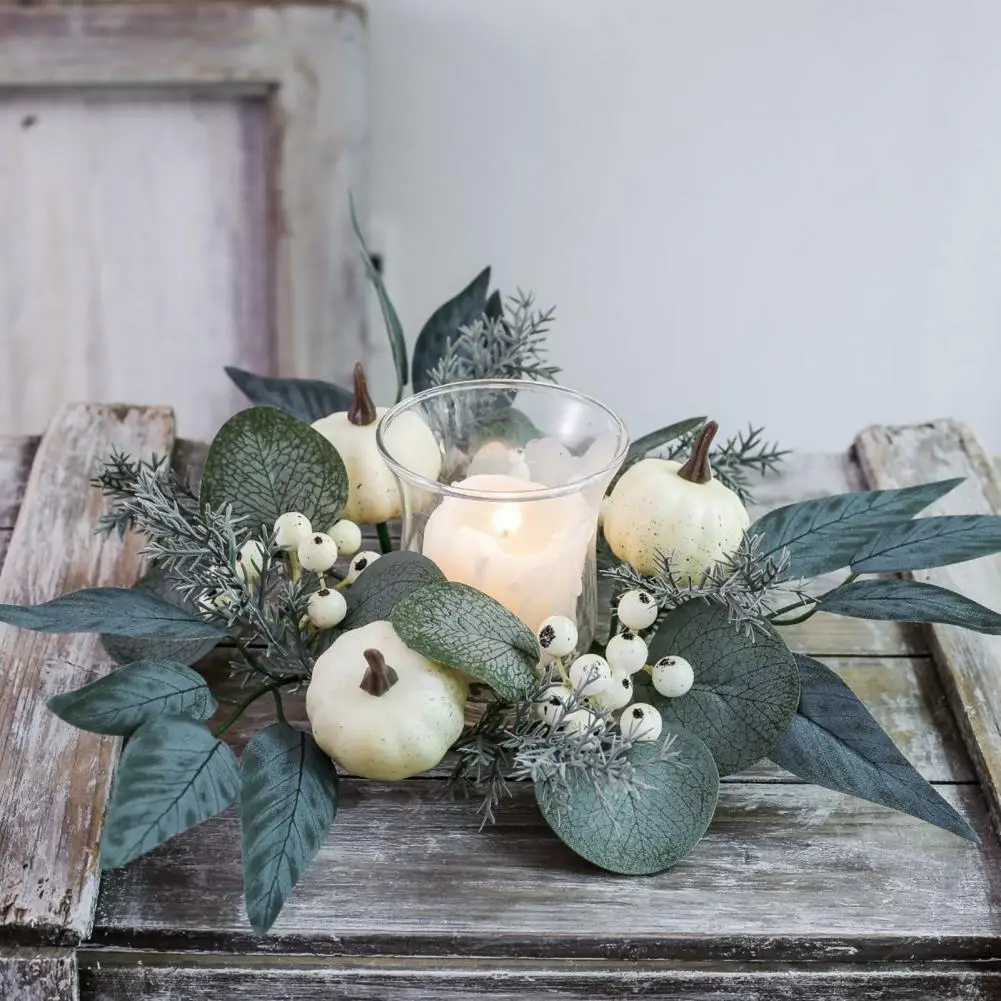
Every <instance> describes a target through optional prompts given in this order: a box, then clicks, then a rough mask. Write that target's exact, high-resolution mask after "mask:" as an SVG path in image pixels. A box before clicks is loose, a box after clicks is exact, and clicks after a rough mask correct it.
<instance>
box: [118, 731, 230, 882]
mask: <svg viewBox="0 0 1001 1001" xmlns="http://www.w3.org/2000/svg"><path fill="white" fill-rule="evenodd" d="M239 791H240V769H239V766H238V765H237V763H236V758H235V757H234V756H233V752H232V751H231V750H230V749H229V747H228V746H227V745H226V744H224V743H223V742H222V741H221V740H219V739H217V738H216V737H214V736H213V735H212V733H211V731H209V730H208V729H207V728H206V727H204V726H203V725H202V724H201V723H196V722H195V721H194V720H190V719H185V718H184V717H181V716H158V717H157V718H156V719H154V720H150V722H148V723H144V724H143V725H142V726H141V727H139V729H138V730H136V732H135V733H134V734H132V737H131V738H130V739H129V741H128V743H127V744H126V745H125V750H124V751H123V752H122V758H121V761H120V762H119V763H118V772H117V775H116V777H115V785H114V789H113V790H112V793H111V803H110V805H109V806H108V816H107V819H106V820H105V824H104V835H103V837H102V839H101V868H102V869H116V868H118V867H119V866H123V865H127V864H128V863H129V862H131V861H132V860H133V859H136V858H138V857H139V856H140V855H145V854H146V852H149V851H152V850H153V849H154V848H156V847H157V845H162V844H163V843H164V842H165V841H169V840H170V839H171V838H172V837H174V835H175V834H180V833H181V832H182V831H186V830H188V828H191V827H194V826H195V825H196V824H200V823H202V821H204V820H208V819H209V817H214V816H215V815H216V814H217V813H221V812H222V811H223V810H225V809H226V807H227V806H229V805H230V804H232V803H233V802H235V800H236V797H237V795H238V793H239Z"/></svg>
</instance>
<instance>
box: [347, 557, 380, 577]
mask: <svg viewBox="0 0 1001 1001" xmlns="http://www.w3.org/2000/svg"><path fill="white" fill-rule="evenodd" d="M378 558H379V554H378V553H375V552H372V550H371V549H364V550H362V552H360V553H358V555H357V556H355V557H354V558H353V559H352V560H351V563H350V564H349V565H348V575H347V576H346V577H345V578H344V583H345V584H353V583H354V582H355V581H356V580H357V579H358V578H359V577H360V576H361V574H362V571H363V570H364V569H366V568H367V567H370V566H371V565H372V564H373V563H374V562H375V561H376V560H377V559H378Z"/></svg>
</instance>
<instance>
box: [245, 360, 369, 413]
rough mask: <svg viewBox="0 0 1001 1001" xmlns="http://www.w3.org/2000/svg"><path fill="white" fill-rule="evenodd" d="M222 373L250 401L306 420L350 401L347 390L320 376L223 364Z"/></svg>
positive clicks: (349, 404)
mask: <svg viewBox="0 0 1001 1001" xmlns="http://www.w3.org/2000/svg"><path fill="white" fill-rule="evenodd" d="M226 375H228V376H229V377H230V379H232V380H233V382H234V383H235V384H236V387H237V388H238V389H239V390H240V392H241V393H243V395H244V396H246V397H247V399H248V400H250V402H251V403H254V404H257V405H258V406H268V407H278V408H279V409H280V410H284V411H285V412H286V413H289V414H291V415H292V416H293V417H298V418H299V420H301V421H306V422H307V423H309V424H312V423H313V421H318V420H319V419H320V418H321V417H328V416H329V415H330V414H333V413H337V412H338V411H341V410H349V409H350V407H351V404H352V402H353V401H354V394H353V393H352V392H351V391H350V390H347V389H343V388H342V387H340V386H335V385H334V384H333V383H332V382H323V381H322V380H320V379H279V378H277V377H275V376H270V375H255V374H254V373H253V372H245V371H244V370H243V369H242V368H234V367H233V366H232V365H228V366H227V367H226Z"/></svg>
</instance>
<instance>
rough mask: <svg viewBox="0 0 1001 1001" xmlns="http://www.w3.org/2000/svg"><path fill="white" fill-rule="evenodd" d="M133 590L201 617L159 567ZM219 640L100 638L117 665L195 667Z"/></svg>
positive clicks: (218, 637)
mask: <svg viewBox="0 0 1001 1001" xmlns="http://www.w3.org/2000/svg"><path fill="white" fill-rule="evenodd" d="M134 588H138V589H139V590H141V591H146V592H147V593H148V594H153V595H156V597H158V598H162V599H163V600H164V601H166V602H168V603H169V604H171V605H175V606H176V607H177V608H182V609H184V610H185V611H187V612H190V613H191V614H192V615H197V614H198V612H197V609H196V608H195V605H194V602H191V601H188V600H186V599H185V597H184V595H183V594H181V593H180V592H179V591H177V590H176V588H175V587H174V584H173V581H171V579H170V577H169V576H168V575H167V574H166V573H165V572H164V571H163V570H161V569H160V568H158V567H154V568H153V569H152V570H150V571H149V572H148V573H147V574H146V575H145V576H144V577H143V578H142V579H141V580H140V581H138V582H137V583H136V584H135V585H134ZM220 639H222V637H221V636H209V637H208V638H207V639H194V640H167V639H163V638H162V637H160V638H157V639H147V638H145V637H142V636H112V635H111V634H110V633H105V634H103V635H102V636H101V643H102V644H103V645H104V649H105V650H107V652H108V655H109V656H110V657H111V659H112V660H113V661H114V662H115V663H116V664H132V663H134V662H135V661H137V660H172V661H177V662H178V663H181V664H194V663H195V662H196V661H199V660H201V659H202V657H204V656H205V655H206V654H207V653H208V652H209V651H210V650H212V649H213V647H215V646H216V644H217V643H218V642H219V640H220Z"/></svg>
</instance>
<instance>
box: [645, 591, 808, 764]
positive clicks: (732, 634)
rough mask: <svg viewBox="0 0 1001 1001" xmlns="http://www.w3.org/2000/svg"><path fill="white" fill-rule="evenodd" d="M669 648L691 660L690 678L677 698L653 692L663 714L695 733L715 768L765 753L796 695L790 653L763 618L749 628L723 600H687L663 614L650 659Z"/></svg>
mask: <svg viewBox="0 0 1001 1001" xmlns="http://www.w3.org/2000/svg"><path fill="white" fill-rule="evenodd" d="M671 654H673V655H676V656H680V657H684V658H685V660H687V661H688V662H689V663H690V664H691V665H692V669H693V671H694V672H695V684H694V685H692V688H691V690H690V691H689V692H688V694H687V695H682V696H681V697H680V698H676V699H668V698H664V697H663V696H661V695H657V696H656V699H655V702H654V704H655V705H656V706H657V707H658V708H659V709H660V711H661V715H662V716H663V717H664V719H665V720H666V721H671V722H674V723H677V724H678V725H679V726H682V727H684V728H685V729H686V730H691V732H692V733H694V734H695V736H696V737H698V738H699V739H700V740H702V741H703V742H704V743H705V744H706V746H708V748H709V750H710V751H712V755H713V757H714V758H715V759H716V765H717V767H718V768H719V773H720V775H730V774H732V773H733V772H739V771H741V770H742V769H744V768H747V767H748V766H750V765H753V764H754V763H755V762H756V761H759V760H760V759H761V758H764V757H767V755H768V752H769V751H770V750H771V749H772V747H773V745H774V744H775V742H776V741H777V740H778V739H779V737H781V736H782V734H783V733H785V731H786V730H787V729H788V728H789V724H790V722H791V721H792V718H793V715H794V714H795V712H796V706H797V704H798V702H799V671H798V670H797V668H796V660H795V658H794V657H793V655H792V653H791V652H790V651H789V648H788V647H787V646H786V645H785V643H784V642H783V641H782V639H781V637H780V636H779V635H778V633H777V632H776V631H775V630H774V629H772V628H771V627H770V626H764V625H762V627H761V628H759V629H756V630H755V632H754V634H753V635H748V634H747V633H745V632H742V631H738V630H737V628H736V627H735V626H734V625H733V623H732V622H730V621H729V619H728V615H727V611H726V609H725V608H723V607H722V606H720V605H717V604H710V603H708V602H703V601H689V602H686V603H685V604H684V605H682V606H681V607H680V608H678V609H676V610H675V611H673V612H671V614H670V615H668V616H667V617H666V618H665V619H664V620H663V622H662V623H661V625H660V627H659V628H658V630H657V632H656V634H655V635H654V637H653V640H652V641H651V643H650V660H651V662H654V661H657V660H659V659H660V658H661V657H666V656H668V655H671Z"/></svg>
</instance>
